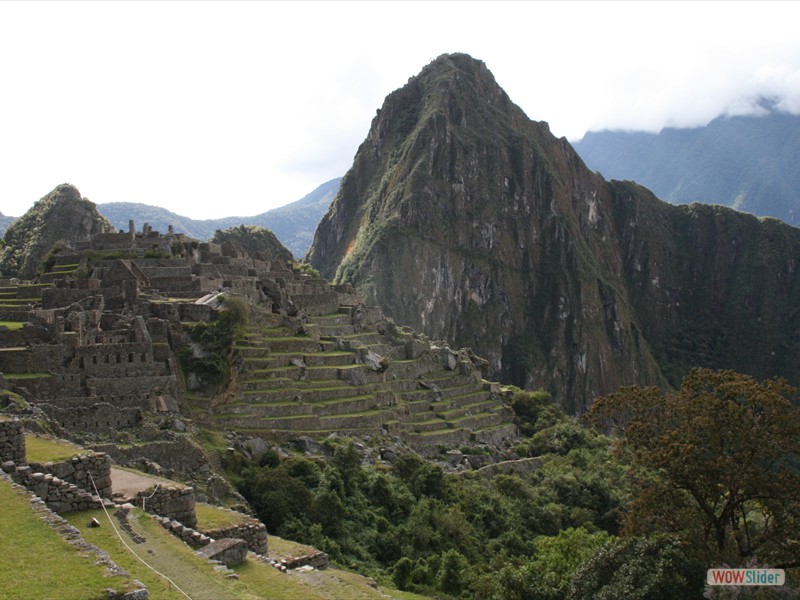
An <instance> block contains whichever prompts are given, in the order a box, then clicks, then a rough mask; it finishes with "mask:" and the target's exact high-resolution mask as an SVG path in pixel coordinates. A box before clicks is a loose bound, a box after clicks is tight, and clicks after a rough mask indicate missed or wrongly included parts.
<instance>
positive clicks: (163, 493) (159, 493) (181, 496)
mask: <svg viewBox="0 0 800 600" xmlns="http://www.w3.org/2000/svg"><path fill="white" fill-rule="evenodd" d="M142 500H144V510H145V511H147V512H149V513H152V514H156V515H160V516H162V517H168V518H170V519H173V520H175V521H178V522H179V523H182V524H183V525H186V526H187V527H191V528H194V527H197V513H196V512H195V510H194V503H195V500H194V489H193V488H190V487H172V486H170V487H161V486H158V487H156V488H155V489H154V488H150V489H148V490H145V491H143V492H139V493H138V494H136V498H135V500H134V502H135V504H136V506H142Z"/></svg>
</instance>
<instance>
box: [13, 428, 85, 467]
mask: <svg viewBox="0 0 800 600" xmlns="http://www.w3.org/2000/svg"><path fill="white" fill-rule="evenodd" d="M83 453H85V450H84V449H83V448H81V447H80V446H78V445H77V444H73V443H72V442H68V441H66V440H56V439H53V438H48V437H42V436H39V435H34V434H30V433H29V434H26V435H25V454H26V456H27V461H28V462H29V463H32V462H34V463H46V462H60V461H62V460H69V459H70V458H72V457H73V456H75V455H76V454H83Z"/></svg>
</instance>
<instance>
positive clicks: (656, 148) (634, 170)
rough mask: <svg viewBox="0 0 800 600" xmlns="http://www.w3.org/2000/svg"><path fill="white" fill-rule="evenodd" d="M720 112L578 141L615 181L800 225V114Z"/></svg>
mask: <svg viewBox="0 0 800 600" xmlns="http://www.w3.org/2000/svg"><path fill="white" fill-rule="evenodd" d="M764 108H765V109H766V110H767V111H768V113H767V114H766V115H764V116H736V117H718V118H716V119H714V120H713V121H711V122H710V123H709V124H708V125H706V126H705V127H696V128H691V129H673V128H667V129H663V130H661V131H660V132H659V133H647V132H641V131H592V132H589V133H587V134H586V135H585V136H584V138H583V139H582V140H581V141H579V142H576V143H574V144H573V146H574V147H575V150H577V152H578V154H580V155H581V158H583V160H584V161H585V162H586V164H587V166H588V167H589V168H591V169H593V170H595V171H599V172H600V173H602V175H603V176H604V177H606V178H608V179H622V180H632V181H636V182H637V183H640V184H642V185H644V186H646V187H647V188H649V189H650V190H652V191H653V192H654V193H655V194H656V196H658V197H659V198H661V199H663V200H667V201H669V202H671V203H673V204H686V203H689V202H703V203H705V204H720V205H723V206H730V207H731V208H735V209H737V210H741V211H744V212H748V213H751V214H754V215H757V216H769V217H775V218H777V219H780V220H782V221H785V222H786V223H789V224H790V225H795V226H797V225H800V169H798V165H799V164H800V116H798V115H791V114H787V113H782V112H778V111H777V110H774V109H773V108H772V107H771V106H770V105H769V103H765V104H764Z"/></svg>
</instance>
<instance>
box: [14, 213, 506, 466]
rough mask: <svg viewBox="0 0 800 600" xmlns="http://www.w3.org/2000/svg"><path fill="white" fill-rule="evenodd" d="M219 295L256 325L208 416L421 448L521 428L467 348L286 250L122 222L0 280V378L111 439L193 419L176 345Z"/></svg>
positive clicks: (66, 420) (69, 421) (224, 424)
mask: <svg viewBox="0 0 800 600" xmlns="http://www.w3.org/2000/svg"><path fill="white" fill-rule="evenodd" d="M81 269H82V272H81ZM79 275H80V276H79ZM226 295H234V296H239V297H242V298H246V299H247V300H248V302H249V304H250V305H251V325H250V327H249V328H248V334H247V339H246V340H243V341H241V342H240V343H239V344H238V345H237V356H238V358H237V362H236V365H235V369H234V370H235V373H234V377H233V378H232V379H233V381H232V382H231V385H229V387H228V389H226V390H223V391H222V395H220V396H219V397H218V398H215V399H212V401H211V403H210V405H208V406H206V407H205V410H204V411H203V414H204V415H205V417H206V418H207V422H206V425H208V426H211V427H216V428H219V429H246V430H251V431H252V433H253V434H254V435H256V436H258V437H263V438H267V439H269V438H271V439H276V440H284V439H287V438H288V437H292V436H295V435H298V434H299V435H318V436H321V435H329V434H331V433H334V432H344V433H351V434H380V433H387V434H392V435H401V436H403V437H404V438H405V439H406V440H407V441H408V443H410V444H411V445H412V446H414V447H417V448H419V449H421V450H423V451H430V452H433V451H435V450H436V449H437V448H439V447H442V446H453V445H457V444H460V443H465V442H477V443H489V444H498V443H501V442H503V440H506V439H509V438H512V437H514V436H515V435H516V428H515V427H514V426H513V424H512V423H511V415H510V412H509V410H508V408H507V407H505V406H504V405H503V403H502V401H501V398H500V391H499V388H498V386H497V385H496V384H489V383H487V382H485V381H483V380H482V377H481V370H482V368H483V367H484V366H485V361H482V360H481V359H479V358H477V357H475V356H474V355H472V354H471V353H470V352H469V351H457V352H456V351H453V350H451V349H450V348H449V347H448V346H447V345H446V344H444V343H441V342H440V343H433V342H431V341H429V340H427V339H426V338H424V337H422V336H419V335H416V334H414V333H413V332H410V331H407V330H404V329H403V328H398V327H396V326H395V325H394V324H393V323H392V322H391V321H390V320H388V319H386V318H385V317H384V316H383V314H382V313H381V311H380V309H378V308H377V307H368V306H365V305H364V303H363V300H362V299H361V298H360V297H358V296H357V295H356V294H355V292H354V290H353V288H352V287H351V286H349V285H338V286H334V285H331V284H329V283H328V282H327V281H325V280H322V279H318V278H315V277H312V276H310V275H308V274H306V273H304V272H302V271H300V270H297V269H293V268H292V265H291V264H290V263H289V262H288V261H287V260H286V259H285V257H270V256H265V255H263V254H260V253H257V254H255V255H249V254H248V253H247V252H245V251H244V250H243V249H242V247H241V246H240V245H239V244H238V243H236V242H234V241H228V242H225V243H224V244H213V243H203V242H198V241H196V240H191V239H189V238H187V237H186V236H183V235H180V234H175V233H174V231H172V229H170V231H169V232H168V233H167V234H166V235H162V234H160V233H159V232H156V231H153V230H152V229H151V228H150V227H149V226H148V225H145V226H144V228H143V229H142V231H141V232H136V231H135V228H134V226H133V223H132V222H131V224H130V228H129V231H128V232H119V233H106V234H98V235H95V236H93V237H92V238H91V239H89V240H88V241H86V242H81V243H79V244H76V246H75V248H74V249H73V251H72V253H70V252H69V251H63V252H61V253H60V254H59V255H57V257H56V261H55V265H54V266H53V267H52V269H50V271H49V272H48V276H47V278H46V281H42V280H40V281H38V282H35V283H29V282H18V281H17V282H15V281H5V282H0V320H4V321H15V322H24V326H23V327H22V328H21V329H17V330H14V331H11V330H8V331H4V332H0V372H2V373H3V374H4V376H5V381H6V382H7V385H8V387H9V388H10V389H11V390H13V391H14V392H15V393H17V394H19V395H21V396H22V397H23V398H24V399H25V400H26V401H27V402H28V403H29V404H30V405H32V406H35V407H37V408H38V409H40V410H42V411H44V413H45V414H47V415H48V416H49V417H50V418H51V419H53V420H54V421H56V422H57V423H59V424H60V425H61V426H62V427H64V428H65V429H66V430H69V431H71V432H73V433H81V434H84V435H90V436H101V437H109V438H110V439H111V440H112V441H113V439H114V436H115V435H116V434H117V432H118V431H120V430H125V429H131V428H137V427H139V426H140V425H141V424H142V423H143V422H145V421H146V420H147V419H148V418H149V417H150V416H153V415H155V416H158V415H170V414H173V415H179V414H188V412H189V411H188V407H189V404H188V402H187V395H186V389H185V384H184V382H183V374H182V373H181V372H180V369H179V365H178V359H177V355H176V352H177V351H178V349H179V348H181V347H185V346H188V343H189V339H188V335H187V333H186V328H185V325H186V324H187V323H189V324H190V323H193V322H198V321H210V320H213V319H214V318H215V315H216V313H217V310H218V307H219V304H220V298H221V297H222V296H226ZM4 299H5V300H4ZM188 383H189V385H190V386H192V382H191V381H189V382H188Z"/></svg>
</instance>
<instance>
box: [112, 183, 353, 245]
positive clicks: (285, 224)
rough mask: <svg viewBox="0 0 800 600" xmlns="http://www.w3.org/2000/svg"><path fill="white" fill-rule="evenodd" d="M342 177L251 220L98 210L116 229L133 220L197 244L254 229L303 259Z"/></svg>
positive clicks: (128, 206) (134, 206) (124, 208)
mask: <svg viewBox="0 0 800 600" xmlns="http://www.w3.org/2000/svg"><path fill="white" fill-rule="evenodd" d="M340 181H341V177H337V178H336V179H331V180H330V181H328V182H326V183H323V184H322V185H320V186H319V187H317V188H316V189H315V190H314V191H312V192H311V193H309V194H307V195H305V196H304V197H303V198H301V199H300V200H297V201H295V202H291V203H290V204H287V205H285V206H281V207H279V208H273V209H272V210H268V211H266V212H263V213H261V214H258V215H255V216H252V217H224V218H221V219H191V218H189V217H184V216H181V215H178V214H176V213H174V212H171V211H168V210H166V209H164V208H160V207H158V206H150V205H148V204H140V203H138V202H109V203H106V204H100V205H99V206H98V210H100V211H101V212H102V213H103V215H105V216H106V217H107V218H108V220H109V221H111V223H113V225H114V226H115V227H116V228H118V229H122V230H124V231H127V230H128V221H129V220H130V219H133V220H134V222H135V223H136V226H137V227H141V225H142V224H144V223H149V224H150V225H151V226H152V228H153V229H154V230H156V231H167V228H168V227H169V226H170V225H172V226H173V227H174V229H175V232H176V233H184V234H186V235H188V236H189V237H192V238H195V239H198V240H208V239H211V238H212V237H213V236H214V232H215V231H217V230H218V229H228V228H230V227H236V226H237V225H254V226H257V227H264V228H266V229H269V230H271V231H272V232H273V233H274V234H275V235H276V236H277V238H278V239H279V240H280V241H281V243H283V245H285V246H286V247H287V248H288V249H289V250H290V251H291V252H292V254H293V255H294V256H295V257H297V258H302V257H303V256H304V255H305V253H306V251H307V250H308V247H309V246H310V245H311V239H312V237H313V235H314V229H316V227H317V223H318V222H319V220H320V219H321V218H322V215H324V214H325V212H326V211H327V210H328V207H329V206H330V204H331V201H332V200H333V197H334V196H335V195H336V191H337V190H338V189H339V182H340Z"/></svg>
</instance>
